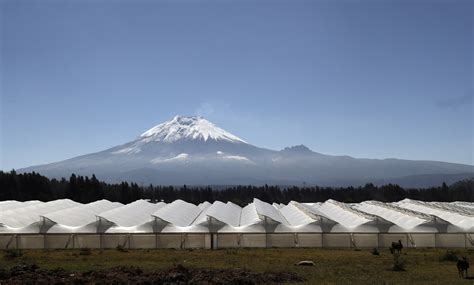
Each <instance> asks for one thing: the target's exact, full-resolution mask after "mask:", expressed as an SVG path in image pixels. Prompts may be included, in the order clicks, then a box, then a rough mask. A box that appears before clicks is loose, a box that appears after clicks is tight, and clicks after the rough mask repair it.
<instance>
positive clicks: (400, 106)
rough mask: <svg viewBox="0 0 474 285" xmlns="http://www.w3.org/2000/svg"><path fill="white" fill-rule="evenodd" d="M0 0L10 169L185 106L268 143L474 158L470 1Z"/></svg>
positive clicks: (119, 134) (127, 136)
mask: <svg viewBox="0 0 474 285" xmlns="http://www.w3.org/2000/svg"><path fill="white" fill-rule="evenodd" d="M0 3H1V4H0V5H1V6H0V9H1V15H0V18H1V30H0V31H1V38H0V40H1V56H0V72H1V73H0V79H1V82H0V83H1V86H0V92H1V137H0V141H1V145H0V147H1V160H0V162H1V164H0V169H5V170H8V169H11V168H20V167H26V166H30V165H36V164H42V163H48V162H53V161H58V160H62V159H66V158H70V157H73V156H76V155H81V154H86V153H90V152H95V151H100V150H103V149H106V148H108V147H112V146H115V145H118V144H121V143H124V142H127V141H130V140H132V139H134V138H135V137H136V136H138V135H139V134H140V133H142V132H143V131H145V130H147V129H148V128H150V127H152V126H153V125H155V124H158V123H160V122H163V121H165V120H168V119H170V118H171V117H173V116H174V115H176V114H181V115H195V114H198V115H203V116H204V117H206V118H207V119H209V120H210V121H212V122H214V123H215V124H217V125H218V126H220V127H222V128H224V129H226V130H228V131H230V132H231V133H233V134H235V135H237V136H239V137H241V138H242V139H244V140H246V141H248V142H250V143H252V144H254V145H258V146H262V147H267V148H271V149H281V148H284V147H285V146H289V145H296V144H305V145H307V146H308V147H310V148H311V149H313V150H314V151H317V152H322V153H327V154H346V155H351V156H354V157H369V158H390V157H397V158H405V159H417V160H418V159H423V160H441V161H450V162H459V163H466V164H473V149H474V143H473V134H474V127H473V121H474V117H473V113H474V111H473V109H474V106H473V96H474V86H473V64H474V62H473V50H474V49H473V42H472V38H473V36H474V32H473V31H474V28H473V18H474V16H473V11H474V4H473V3H474V2H472V1H424V0H423V1H416V0H415V1H408V0H407V1H106V0H104V1H52V0H49V1H33V0H30V1H23V0H14V1H13V0H0Z"/></svg>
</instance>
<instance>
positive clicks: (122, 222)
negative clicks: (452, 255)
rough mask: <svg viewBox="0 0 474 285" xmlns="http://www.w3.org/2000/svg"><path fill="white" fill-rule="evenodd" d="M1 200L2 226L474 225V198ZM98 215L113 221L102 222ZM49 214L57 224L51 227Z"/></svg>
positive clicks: (396, 229)
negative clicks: (167, 201)
mask: <svg viewBox="0 0 474 285" xmlns="http://www.w3.org/2000/svg"><path fill="white" fill-rule="evenodd" d="M2 208H3V209H5V210H3V211H2V210H0V232H1V233H3V234H5V233H8V232H12V233H71V232H83V233H95V232H102V231H104V232H106V233H150V232H164V233H183V232H189V233H203V232H209V231H210V226H211V224H210V223H209V221H212V219H213V220H217V221H220V222H221V223H222V224H221V223H216V224H213V225H216V226H217V227H216V228H215V230H217V231H218V232H223V233H233V232H234V233H235V232H242V233H262V232H266V231H272V232H280V233H285V232H293V233H295V232H301V233H309V232H330V233H351V232H354V233H378V232H386V233H436V232H439V233H460V232H463V233H474V204H473V203H470V202H453V203H447V202H421V201H416V200H408V199H405V200H402V201H400V202H396V203H381V202H376V201H366V202H362V203H354V204H345V203H340V202H337V201H334V200H328V201H326V202H324V203H298V202H296V201H292V202H290V203H288V204H287V205H283V204H274V205H271V204H269V203H266V202H263V201H261V200H258V199H254V201H253V202H252V203H250V204H248V205H247V206H245V207H244V208H241V207H239V206H238V205H235V204H233V203H231V202H227V203H223V202H220V201H216V202H214V203H212V204H210V203H208V202H204V203H201V204H199V205H197V206H196V205H194V204H190V203H187V202H184V201H182V200H176V201H174V202H173V203H170V204H165V203H163V202H160V203H157V204H155V203H150V202H147V201H145V200H138V201H135V202H133V203H130V204H127V205H121V204H120V203H114V202H109V201H106V200H101V201H96V202H93V203H89V204H80V203H76V202H73V201H71V200H67V199H65V200H56V201H51V202H47V203H43V202H40V201H28V202H18V201H3V202H0V209H2ZM97 218H99V219H100V220H101V221H109V222H110V223H107V222H105V223H96V221H97ZM209 218H212V219H211V220H210V219H209ZM42 221H45V222H47V223H42ZM50 221H52V222H53V223H55V225H53V226H51V227H48V226H50V225H51V223H50ZM161 221H164V222H165V223H161ZM155 222H157V223H155ZM268 222H270V223H268ZM270 224H272V225H270Z"/></svg>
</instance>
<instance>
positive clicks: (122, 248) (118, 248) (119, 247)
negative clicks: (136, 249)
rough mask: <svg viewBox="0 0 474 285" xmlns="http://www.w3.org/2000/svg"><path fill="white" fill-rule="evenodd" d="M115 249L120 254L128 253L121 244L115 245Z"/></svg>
mask: <svg viewBox="0 0 474 285" xmlns="http://www.w3.org/2000/svg"><path fill="white" fill-rule="evenodd" d="M116 249H117V250H118V251H120V252H128V250H127V249H126V248H125V247H124V246H123V245H121V244H119V245H117V247H116Z"/></svg>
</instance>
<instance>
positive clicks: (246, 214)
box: [240, 203, 262, 227]
mask: <svg viewBox="0 0 474 285" xmlns="http://www.w3.org/2000/svg"><path fill="white" fill-rule="evenodd" d="M261 221H262V220H261V219H260V218H259V216H258V213H257V209H256V208H255V204H254V203H250V204H248V205H247V206H245V207H244V208H243V209H242V213H241V214H240V226H241V227H243V226H248V225H252V224H257V223H260V222H261Z"/></svg>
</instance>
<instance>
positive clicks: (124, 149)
mask: <svg viewBox="0 0 474 285" xmlns="http://www.w3.org/2000/svg"><path fill="white" fill-rule="evenodd" d="M31 171H35V172H38V173H40V174H43V175H45V176H47V177H50V178H61V177H69V176H70V175H71V174H72V173H75V174H78V175H88V176H91V175H92V174H95V175H96V176H97V177H98V178H100V179H102V180H105V181H107V182H112V183H114V182H120V181H131V182H136V183H140V184H150V183H152V184H154V185H183V184H188V185H239V184H240V185H243V184H253V185H263V184H274V185H321V186H350V185H352V186H359V185H364V184H366V183H368V182H372V183H374V184H376V185H380V184H388V183H395V184H399V185H401V186H403V187H429V186H435V185H440V184H441V183H443V182H446V183H453V182H456V181H459V180H462V179H468V178H471V177H474V166H472V165H463V164H455V163H447V162H436V161H412V160H401V159H358V158H353V157H350V156H332V155H325V154H321V153H317V152H314V151H312V150H310V149H308V148H307V147H305V146H303V145H300V146H293V147H287V148H285V149H283V150H281V151H275V150H269V149H264V148H260V147H257V146H254V145H251V144H249V143H247V142H246V141H244V140H242V139H240V138H239V137H237V136H235V135H233V134H231V133H229V132H227V131H225V130H223V129H221V128H219V127H217V126H215V125H214V124H213V123H211V122H209V121H207V120H206V119H204V118H202V117H186V116H176V117H174V118H173V119H171V120H169V121H167V122H164V123H162V124H159V125H157V126H155V127H153V128H151V129H149V130H148V131H146V132H144V133H143V134H141V135H140V136H139V137H138V138H136V139H135V140H133V141H131V142H128V143H125V144H122V145H119V146H116V147H113V148H110V149H107V150H104V151H101V152H97V153H92V154H87V155H83V156H79V157H74V158H71V159H68V160H64V161H60V162H55V163H51V164H45V165H39V166H32V167H28V168H24V169H20V170H18V172H19V173H23V172H31Z"/></svg>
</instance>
